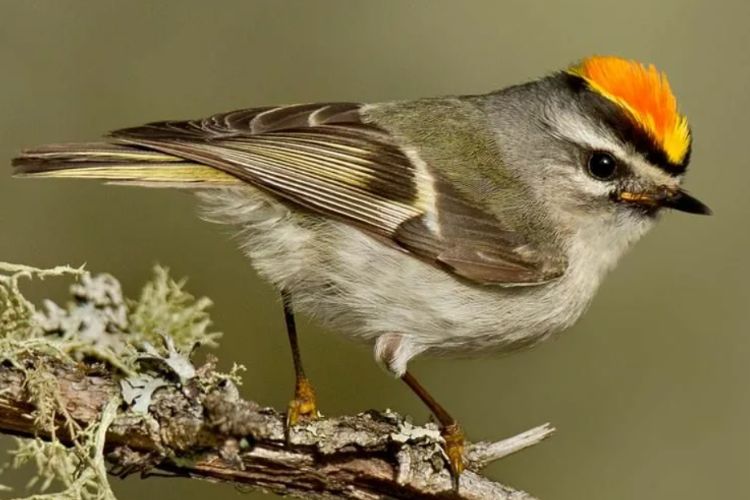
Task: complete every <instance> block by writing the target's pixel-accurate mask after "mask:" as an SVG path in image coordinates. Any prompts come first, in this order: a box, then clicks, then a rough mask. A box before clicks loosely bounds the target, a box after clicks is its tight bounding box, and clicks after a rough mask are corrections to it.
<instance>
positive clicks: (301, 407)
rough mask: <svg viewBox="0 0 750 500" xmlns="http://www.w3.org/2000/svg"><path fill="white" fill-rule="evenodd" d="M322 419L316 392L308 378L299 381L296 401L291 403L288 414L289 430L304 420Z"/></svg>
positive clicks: (295, 391)
mask: <svg viewBox="0 0 750 500" xmlns="http://www.w3.org/2000/svg"><path fill="white" fill-rule="evenodd" d="M318 417H320V413H318V406H317V403H316V399H315V390H314V389H313V387H312V384H310V381H309V380H308V379H307V378H303V379H300V380H298V381H297V385H296V387H295V390H294V399H293V400H291V401H290V402H289V409H288V411H287V414H286V427H287V430H288V429H289V428H291V427H294V426H295V425H297V424H298V423H299V422H300V421H303V420H316V419H317V418H318Z"/></svg>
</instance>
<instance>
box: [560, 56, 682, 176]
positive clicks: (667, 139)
mask: <svg viewBox="0 0 750 500" xmlns="http://www.w3.org/2000/svg"><path fill="white" fill-rule="evenodd" d="M568 72H569V73H571V74H574V75H577V76H579V77H581V78H583V79H584V80H585V81H586V82H587V83H588V84H589V86H590V87H591V89H592V90H594V91H595V92H598V93H599V94H601V95H602V96H604V97H605V98H607V99H609V100H610V101H612V102H614V103H615V104H617V105H619V106H621V107H622V108H624V109H625V110H626V111H627V112H628V113H629V114H630V115H631V116H632V118H633V120H634V121H635V122H636V123H637V124H638V125H639V126H640V127H642V128H643V129H644V130H645V131H646V132H647V133H649V134H650V135H651V137H653V139H654V140H655V141H656V143H657V144H658V145H659V146H660V147H661V149H662V150H663V151H664V153H665V154H666V156H667V158H668V159H669V161H670V162H673V163H676V164H680V163H682V162H683V161H684V160H685V157H686V156H687V154H688V151H689V150H690V128H689V127H688V122H687V118H685V117H684V116H683V115H681V114H680V112H679V110H678V109H677V99H676V98H675V96H674V94H672V89H671V88H670V86H669V81H668V80H667V76H666V75H665V74H664V73H662V72H660V71H659V70H657V69H656V68H655V67H654V66H653V65H649V66H644V65H643V64H641V63H639V62H637V61H632V60H628V59H622V58H619V57H614V56H594V57H589V58H587V59H584V60H583V61H582V62H581V63H579V64H578V65H576V66H573V67H571V68H569V69H568Z"/></svg>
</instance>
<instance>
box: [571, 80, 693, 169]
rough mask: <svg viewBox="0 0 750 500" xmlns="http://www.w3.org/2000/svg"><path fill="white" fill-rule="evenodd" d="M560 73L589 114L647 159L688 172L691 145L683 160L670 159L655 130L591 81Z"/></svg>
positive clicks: (661, 165) (655, 163) (665, 166)
mask: <svg viewBox="0 0 750 500" xmlns="http://www.w3.org/2000/svg"><path fill="white" fill-rule="evenodd" d="M560 76H561V78H562V79H563V81H564V82H565V84H566V85H567V86H568V88H569V89H570V90H571V91H572V92H573V93H575V94H576V95H577V97H578V102H580V103H581V104H582V105H583V108H584V110H585V112H586V114H587V115H588V116H591V117H593V118H594V119H595V120H597V121H599V122H600V123H602V124H603V125H604V126H606V127H607V128H609V129H610V130H612V132H614V133H615V135H616V136H617V137H618V138H619V139H620V140H621V141H623V142H626V143H628V144H632V145H633V147H635V149H636V151H638V152H639V153H641V154H642V155H643V156H644V157H645V158H646V160H648V161H649V162H650V163H652V164H653V165H656V166H657V167H659V168H661V169H662V170H664V171H665V172H666V173H668V174H669V175H673V176H677V175H681V174H684V173H685V170H686V169H687V166H688V163H690V151H691V148H690V146H688V151H687V153H686V154H685V158H684V159H683V160H682V162H680V163H675V162H672V161H670V160H669V158H668V157H667V154H666V152H665V151H664V149H663V148H662V147H661V146H660V145H659V144H658V143H657V141H656V140H655V139H654V138H653V137H652V136H651V134H649V133H648V132H647V131H646V130H644V129H643V127H641V126H640V125H639V124H638V123H637V122H635V121H634V120H633V119H632V117H631V116H630V114H629V113H628V112H627V111H626V110H624V109H622V108H621V107H620V106H618V105H617V104H615V103H614V102H612V101H610V100H609V99H607V98H606V97H604V96H602V95H601V94H599V93H598V92H596V91H595V90H592V89H591V87H590V86H589V84H588V82H586V80H584V79H583V78H581V77H580V76H578V75H572V74H570V73H561V74H560Z"/></svg>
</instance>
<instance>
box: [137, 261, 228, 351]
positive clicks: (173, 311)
mask: <svg viewBox="0 0 750 500" xmlns="http://www.w3.org/2000/svg"><path fill="white" fill-rule="evenodd" d="M131 304H132V306H131V308H130V311H131V312H130V316H129V319H130V329H131V331H134V332H138V333H139V334H140V336H141V339H142V340H143V341H147V342H149V343H150V344H152V345H162V337H163V336H166V337H169V338H171V339H172V341H173V342H174V344H175V347H176V349H177V350H178V351H180V352H187V353H189V352H190V351H191V350H192V349H193V348H194V347H195V346H197V345H205V346H212V347H213V346H216V340H217V339H218V338H219V336H220V335H221V334H219V333H216V332H209V331H208V328H209V326H210V324H211V319H210V318H209V316H208V313H207V312H206V309H208V308H209V307H211V300H210V299H208V298H206V297H201V298H198V299H196V298H195V297H193V296H192V295H191V294H190V293H188V292H186V291H185V280H180V281H175V280H173V279H172V278H171V277H170V276H169V271H168V270H167V269H165V268H163V267H158V266H157V267H156V268H155V269H154V278H153V279H152V280H151V281H150V282H149V283H147V284H146V286H144V287H143V291H142V292H141V296H140V297H139V299H138V300H137V301H135V302H132V303H131Z"/></svg>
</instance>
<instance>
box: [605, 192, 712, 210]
mask: <svg viewBox="0 0 750 500" xmlns="http://www.w3.org/2000/svg"><path fill="white" fill-rule="evenodd" d="M615 199H617V201H621V202H624V203H633V204H636V205H640V206H642V207H644V208H649V209H655V208H660V207H664V208H671V209H674V210H679V211H680V212H686V213H689V214H699V215H711V209H710V208H708V207H707V206H706V205H705V204H703V202H701V201H700V200H698V199H697V198H694V197H692V196H690V195H689V194H687V193H686V192H685V191H683V190H682V189H674V188H671V189H670V188H661V189H660V190H659V191H657V192H647V193H633V192H628V191H622V192H619V193H617V194H616V195H615Z"/></svg>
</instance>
